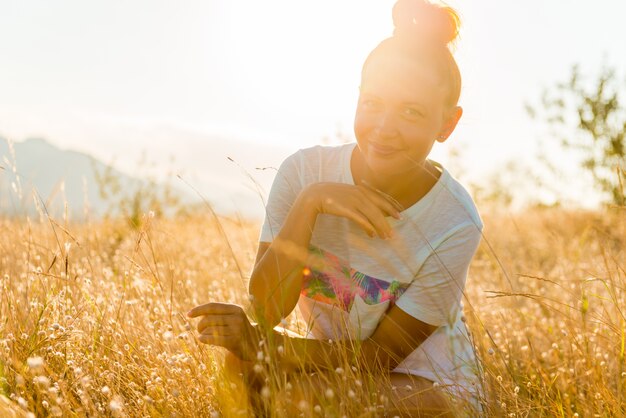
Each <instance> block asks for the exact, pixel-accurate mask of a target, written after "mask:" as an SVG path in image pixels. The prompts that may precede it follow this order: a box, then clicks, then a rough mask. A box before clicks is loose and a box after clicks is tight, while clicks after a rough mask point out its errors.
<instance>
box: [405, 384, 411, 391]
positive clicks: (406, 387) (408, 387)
mask: <svg viewBox="0 0 626 418" xmlns="http://www.w3.org/2000/svg"><path fill="white" fill-rule="evenodd" d="M404 388H405V389H406V390H413V386H411V385H406V386H405V387H404Z"/></svg>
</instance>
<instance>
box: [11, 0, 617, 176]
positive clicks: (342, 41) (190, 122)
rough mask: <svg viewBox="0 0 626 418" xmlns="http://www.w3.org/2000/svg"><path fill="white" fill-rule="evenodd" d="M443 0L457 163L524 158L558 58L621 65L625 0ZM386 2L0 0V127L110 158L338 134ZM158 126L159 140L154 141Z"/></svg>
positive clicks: (562, 63)
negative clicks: (532, 105) (454, 21)
mask: <svg viewBox="0 0 626 418" xmlns="http://www.w3.org/2000/svg"><path fill="white" fill-rule="evenodd" d="M448 3H449V4H450V5H452V6H453V7H455V8H457V10H459V12H460V14H461V18H462V23H463V26H462V28H461V38H460V40H459V42H458V47H457V52H456V55H455V56H456V58H457V60H458V63H459V66H460V68H461V72H462V76H463V82H464V86H463V90H462V95H461V101H460V104H461V105H462V106H463V107H464V109H465V113H464V116H463V118H462V120H461V123H460V125H459V126H458V128H457V130H456V132H455V133H454V134H453V136H452V137H451V138H450V140H449V141H448V142H446V143H444V144H443V145H439V144H438V145H439V147H437V146H436V148H435V150H434V151H433V152H434V154H433V155H432V156H433V158H435V159H440V160H442V161H444V163H445V162H446V161H447V156H446V155H447V152H448V150H450V149H451V148H456V149H457V150H458V151H459V153H460V163H461V164H462V165H463V167H464V170H466V171H467V172H468V173H469V174H470V175H477V173H486V172H488V171H489V170H490V169H493V168H494V167H497V166H498V165H499V164H500V163H502V162H503V161H506V160H508V159H512V158H515V159H519V160H522V161H523V162H526V163H530V164H532V162H533V161H534V153H535V152H536V142H537V141H536V140H537V137H538V136H539V128H538V126H536V125H534V124H533V123H532V121H531V120H529V118H528V117H527V116H526V113H525V111H524V102H525V101H537V100H538V98H539V96H540V94H541V91H542V88H543V87H545V86H550V85H553V84H554V83H555V82H557V81H562V80H565V79H566V78H567V76H568V74H569V70H570V68H571V66H572V64H574V63H580V64H581V69H582V70H583V72H587V73H589V74H592V75H593V74H597V72H598V70H599V68H600V66H601V63H602V62H606V63H608V64H610V65H613V66H616V67H617V68H618V69H619V70H620V74H622V75H623V74H625V71H624V70H625V69H626V56H625V54H624V50H625V47H624V40H625V39H626V25H624V24H623V16H625V15H626V2H623V1H618V0H613V1H606V0H605V1H594V2H588V1H572V0H542V1H539V0H527V1H517V2H511V1H501V0H500V1H496V0H472V1H450V2H448ZM393 4H394V1H390V0H332V1H331V0H317V1H314V2H310V1H308V2H304V1H301V0H265V1H258V0H256V1H252V0H247V1H243V0H203V1H195V0H189V1H185V2H172V1H162V0H149V1H148V0H133V1H122V0H107V1H84V0H55V1H50V0H0V135H4V136H9V137H11V138H12V139H14V140H21V139H23V138H25V137H27V136H31V135H40V136H44V137H46V138H48V139H49V140H51V141H52V142H54V143H56V144H58V145H60V146H63V147H65V148H73V149H78V150H84V151H89V152H92V153H94V154H95V155H97V156H99V157H101V158H103V159H105V160H110V159H111V158H112V156H117V157H118V160H120V161H121V164H122V165H124V164H130V162H131V161H136V160H137V158H138V155H137V154H138V153H139V151H140V150H141V149H146V150H148V151H149V154H150V153H152V154H150V156H151V158H154V159H157V160H158V159H163V158H165V157H164V156H165V155H167V156H169V155H177V154H180V155H184V153H179V152H177V147H187V146H192V145H193V146H194V147H200V148H198V149H202V148H201V144H198V142H202V139H201V138H202V136H203V135H207V136H211V137H216V136H217V137H223V138H230V139H233V140H234V139H240V140H244V141H248V142H250V143H254V144H258V145H262V144H274V145H278V146H281V147H283V148H285V149H286V150H287V151H288V152H290V151H294V150H296V149H297V148H300V147H305V146H310V145H314V144H317V143H319V142H320V141H321V139H322V138H323V137H324V136H331V137H332V136H333V135H334V134H335V132H336V131H337V130H340V131H341V132H343V133H346V134H348V135H350V136H352V135H353V132H352V122H353V116H354V109H355V104H356V100H357V94H358V85H359V75H360V70H361V64H362V62H363V60H364V58H365V56H366V55H367V53H368V52H369V51H370V50H371V49H372V48H373V47H374V46H375V45H376V44H377V43H378V42H379V41H380V40H382V39H383V38H384V37H386V36H388V35H390V34H391V31H392V22H391V7H392V5H393ZM165 129H167V132H170V134H169V135H170V137H169V141H165V142H160V143H159V144H156V143H155V139H154V138H155V137H156V136H155V132H160V131H164V130H165ZM185 132H189V133H193V135H191V136H190V137H189V138H188V137H187V136H186V135H185ZM192 142H193V144H192ZM204 152H219V150H204ZM120 156H121V157H120ZM554 158H555V159H559V158H562V157H560V156H556V155H555V156H554ZM179 163H180V164H182V165H184V164H185V161H179ZM450 170H451V172H452V174H454V167H450Z"/></svg>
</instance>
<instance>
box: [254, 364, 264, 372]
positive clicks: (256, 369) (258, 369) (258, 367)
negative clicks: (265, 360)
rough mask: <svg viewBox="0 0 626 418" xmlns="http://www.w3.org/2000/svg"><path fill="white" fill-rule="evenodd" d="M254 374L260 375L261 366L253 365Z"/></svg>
mask: <svg viewBox="0 0 626 418" xmlns="http://www.w3.org/2000/svg"><path fill="white" fill-rule="evenodd" d="M254 372H255V373H262V372H263V366H261V365H260V364H258V363H257V364H255V365H254Z"/></svg>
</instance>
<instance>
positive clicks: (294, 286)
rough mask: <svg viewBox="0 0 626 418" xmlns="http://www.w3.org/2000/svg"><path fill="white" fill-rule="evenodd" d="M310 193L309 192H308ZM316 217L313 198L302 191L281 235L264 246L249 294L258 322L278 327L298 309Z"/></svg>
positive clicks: (257, 261) (252, 276)
mask: <svg viewBox="0 0 626 418" xmlns="http://www.w3.org/2000/svg"><path fill="white" fill-rule="evenodd" d="M305 190H307V189H305ZM316 218H317V209H316V208H315V206H314V202H313V201H312V199H311V197H310V195H309V194H308V193H307V192H305V191H303V192H302V193H300V194H299V195H298V198H297V199H296V201H295V202H294V204H293V206H292V208H291V210H290V211H289V214H288V215H287V218H286V219H285V222H284V224H283V226H282V228H281V230H280V233H279V234H278V235H277V236H276V238H275V239H274V240H273V241H272V242H271V243H261V245H260V246H259V252H258V254H257V260H256V264H255V267H254V271H253V272H252V275H251V277H250V284H249V293H250V295H252V296H253V307H254V310H255V314H256V317H257V320H258V321H259V322H261V321H265V323H264V325H265V326H266V327H267V328H273V327H274V326H276V325H277V324H278V323H279V322H280V320H281V318H284V317H285V316H287V315H288V314H289V313H290V312H291V311H292V310H293V309H294V308H295V306H296V303H297V302H298V298H299V296H300V289H301V287H302V269H303V267H304V266H305V264H306V261H307V257H308V245H309V242H310V241H311V235H312V233H313V227H314V226H315V220H316Z"/></svg>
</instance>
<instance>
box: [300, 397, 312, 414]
mask: <svg viewBox="0 0 626 418" xmlns="http://www.w3.org/2000/svg"><path fill="white" fill-rule="evenodd" d="M308 407H309V403H308V402H307V401H305V400H304V399H303V400H301V401H300V402H298V409H299V410H300V412H305V411H306V410H307V409H308Z"/></svg>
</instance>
